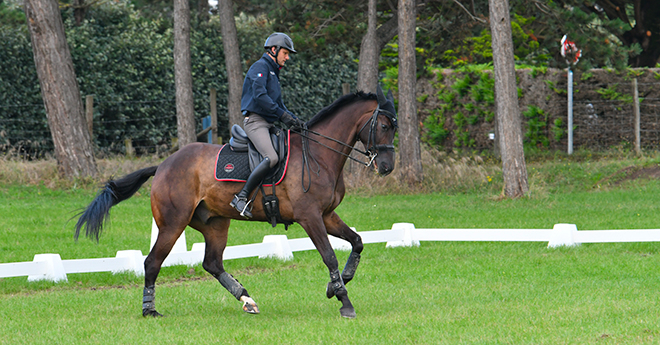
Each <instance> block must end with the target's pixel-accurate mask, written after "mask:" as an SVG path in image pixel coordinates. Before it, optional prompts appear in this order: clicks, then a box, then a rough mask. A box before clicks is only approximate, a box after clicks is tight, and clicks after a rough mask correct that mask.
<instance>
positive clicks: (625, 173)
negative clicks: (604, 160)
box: [601, 165, 660, 186]
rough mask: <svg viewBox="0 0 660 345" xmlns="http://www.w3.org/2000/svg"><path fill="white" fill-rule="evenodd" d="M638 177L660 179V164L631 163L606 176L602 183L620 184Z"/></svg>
mask: <svg viewBox="0 0 660 345" xmlns="http://www.w3.org/2000/svg"><path fill="white" fill-rule="evenodd" d="M637 179H647V180H652V179H660V166H658V165H650V166H645V167H641V166H636V165H631V166H627V167H625V168H623V169H620V170H619V171H617V172H615V173H614V174H612V175H610V176H608V177H606V178H604V179H603V180H602V181H601V183H611V184H613V185H615V186H618V185H620V184H621V183H623V182H626V181H634V180H637Z"/></svg>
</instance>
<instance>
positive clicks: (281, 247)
mask: <svg viewBox="0 0 660 345" xmlns="http://www.w3.org/2000/svg"><path fill="white" fill-rule="evenodd" d="M262 243H273V244H274V245H275V251H274V252H273V253H272V254H267V255H259V258H260V259H263V258H266V257H269V256H274V257H276V258H278V259H281V260H285V261H286V260H291V259H293V252H292V251H291V246H289V239H288V238H287V237H286V235H267V236H264V240H263V242H262Z"/></svg>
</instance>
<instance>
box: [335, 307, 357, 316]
mask: <svg viewBox="0 0 660 345" xmlns="http://www.w3.org/2000/svg"><path fill="white" fill-rule="evenodd" d="M339 313H340V314H341V317H345V318H347V319H355V317H356V316H357V315H355V308H341V309H339Z"/></svg>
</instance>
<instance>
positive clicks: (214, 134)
mask: <svg viewBox="0 0 660 345" xmlns="http://www.w3.org/2000/svg"><path fill="white" fill-rule="evenodd" d="M215 97H216V91H215V88H211V143H212V144H222V143H219V142H218V108H217V105H216V101H215Z"/></svg>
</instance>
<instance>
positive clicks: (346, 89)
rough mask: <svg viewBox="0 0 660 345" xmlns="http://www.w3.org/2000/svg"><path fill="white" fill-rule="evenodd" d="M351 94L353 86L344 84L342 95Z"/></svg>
mask: <svg viewBox="0 0 660 345" xmlns="http://www.w3.org/2000/svg"><path fill="white" fill-rule="evenodd" d="M349 93H351V84H349V83H343V84H341V94H342V95H346V94H349Z"/></svg>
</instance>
